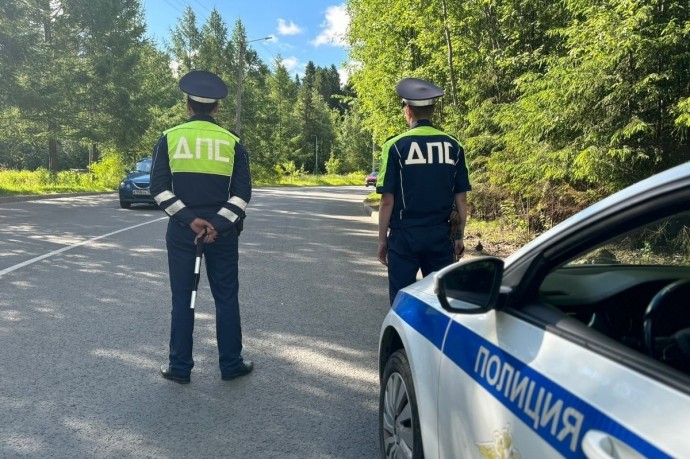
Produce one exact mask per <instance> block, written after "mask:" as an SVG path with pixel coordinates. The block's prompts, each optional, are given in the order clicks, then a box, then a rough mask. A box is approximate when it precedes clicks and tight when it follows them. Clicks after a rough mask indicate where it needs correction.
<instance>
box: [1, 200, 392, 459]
mask: <svg viewBox="0 0 690 459" xmlns="http://www.w3.org/2000/svg"><path fill="white" fill-rule="evenodd" d="M368 192H369V191H368V190H367V189H365V188H364V187H343V188H280V189H268V188H262V189H256V190H255V192H254V197H253V199H252V202H251V203H250V207H249V209H248V218H247V220H246V223H245V231H244V232H243V233H242V236H241V237H240V302H241V307H242V322H243V332H244V345H245V351H244V355H245V357H246V358H249V359H252V360H254V361H255V363H256V367H255V371H254V373H252V374H251V375H249V376H247V377H244V378H239V379H237V380H234V381H230V382H224V381H221V379H220V373H219V370H218V365H217V358H218V357H217V349H216V345H215V325H214V307H213V301H212V297H211V293H210V290H209V288H208V283H207V281H206V276H205V273H204V275H202V280H201V284H200V287H199V298H198V300H197V313H196V328H195V335H194V336H195V348H194V356H195V362H196V366H195V368H194V370H193V372H192V383H191V384H189V385H185V386H182V385H178V384H175V383H172V382H170V381H167V380H164V379H162V378H161V377H160V376H159V374H158V368H159V367H160V365H161V364H163V363H166V359H167V350H168V339H169V320H170V293H169V284H168V276H167V258H166V251H165V239H164V237H165V227H166V224H167V218H166V217H165V214H163V212H161V211H159V210H157V209H154V208H152V207H133V208H132V209H131V210H123V209H120V208H119V205H118V202H117V197H116V195H99V196H80V197H71V198H58V199H45V200H39V201H23V202H2V203H0V388H1V390H0V457H41V458H43V457H59V458H62V457H64V458H74V457H89V458H91V457H93V458H100V457H151V458H165V457H176V458H185V457H195V458H197V457H202V458H205V457H208V458H219V457H225V458H273V457H280V458H373V457H377V455H378V445H377V435H378V434H377V406H378V377H377V365H376V353H377V341H378V333H379V327H380V324H381V321H382V319H383V317H384V315H385V314H386V312H387V311H388V300H387V282H386V275H385V268H384V267H383V266H381V265H380V264H378V263H377V261H376V224H375V222H374V221H373V220H372V219H371V217H369V216H368V215H367V214H366V213H365V211H364V208H363V206H362V199H363V197H364V196H365V195H366V194H368Z"/></svg>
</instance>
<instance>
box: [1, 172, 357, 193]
mask: <svg viewBox="0 0 690 459" xmlns="http://www.w3.org/2000/svg"><path fill="white" fill-rule="evenodd" d="M115 169H117V168H115ZM124 175H125V173H124V170H122V171H120V170H117V171H114V170H110V169H108V170H107V171H106V170H105V169H104V170H103V171H101V170H99V169H97V170H96V171H95V172H94V173H83V172H72V171H62V172H57V173H51V172H49V171H48V170H46V169H38V170H35V171H15V170H0V196H9V195H26V194H54V193H77V192H102V191H115V190H117V186H118V184H119V183H120V179H121V178H122V177H124ZM363 183H364V175H363V174H361V173H354V174H348V175H306V174H303V175H298V176H294V177H288V176H285V177H281V178H278V179H277V180H276V179H275V178H274V179H263V180H262V179H256V180H254V185H255V186H345V185H362V184H363Z"/></svg>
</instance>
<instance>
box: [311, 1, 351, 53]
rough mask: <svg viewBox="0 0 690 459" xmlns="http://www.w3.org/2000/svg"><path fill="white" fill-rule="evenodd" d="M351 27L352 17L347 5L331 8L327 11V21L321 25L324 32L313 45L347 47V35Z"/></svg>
mask: <svg viewBox="0 0 690 459" xmlns="http://www.w3.org/2000/svg"><path fill="white" fill-rule="evenodd" d="M349 25H350V15H349V14H347V8H346V6H345V4H342V5H336V6H329V7H328V9H327V10H326V20H325V21H324V22H323V23H322V24H321V28H322V29H323V30H322V31H321V33H320V34H319V36H318V37H316V39H314V41H313V42H312V44H313V45H314V46H321V45H331V46H340V47H344V46H347V41H346V34H347V28H348V26H349Z"/></svg>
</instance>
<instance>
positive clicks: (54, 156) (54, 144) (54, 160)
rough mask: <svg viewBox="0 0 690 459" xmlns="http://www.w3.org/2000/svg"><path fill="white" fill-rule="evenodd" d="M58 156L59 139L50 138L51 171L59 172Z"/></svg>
mask: <svg viewBox="0 0 690 459" xmlns="http://www.w3.org/2000/svg"><path fill="white" fill-rule="evenodd" d="M57 160H58V157H57V140H56V139H50V140H48V170H50V171H51V172H57V170H58V162H57Z"/></svg>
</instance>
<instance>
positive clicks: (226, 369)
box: [165, 219, 242, 376]
mask: <svg viewBox="0 0 690 459" xmlns="http://www.w3.org/2000/svg"><path fill="white" fill-rule="evenodd" d="M194 237H195V234H194V232H193V231H192V229H191V228H189V227H185V226H182V225H180V224H179V223H178V222H176V221H175V220H174V219H170V221H169V222H168V231H167V233H166V238H165V239H166V244H167V248H168V267H169V270H170V287H171V290H172V318H171V327H170V329H171V333H170V367H171V369H172V371H173V372H174V373H175V374H176V375H179V376H189V374H190V372H191V371H192V367H193V366H194V360H193V359H192V334H193V330H194V309H191V308H190V307H189V305H190V299H191V295H192V289H193V284H194V263H195V260H196V245H195V244H194ZM204 258H205V259H206V273H207V276H208V282H209V284H210V286H211V293H212V294H213V298H214V300H215V303H216V339H217V341H218V354H219V361H220V362H219V363H220V370H221V374H226V373H231V372H232V371H234V370H236V369H237V368H238V367H239V366H240V365H241V364H242V358H241V353H242V326H241V323H240V305H239V299H238V289H239V283H238V279H237V276H238V268H237V266H238V263H237V259H238V244H237V233H236V231H235V230H234V228H233V229H232V230H230V231H229V233H228V234H224V235H218V238H217V239H216V241H215V242H214V243H212V244H207V245H205V246H204ZM197 304H198V303H197Z"/></svg>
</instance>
